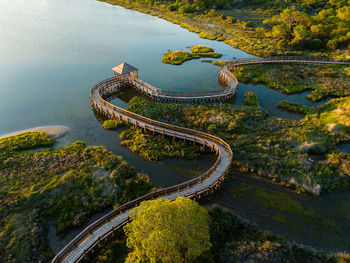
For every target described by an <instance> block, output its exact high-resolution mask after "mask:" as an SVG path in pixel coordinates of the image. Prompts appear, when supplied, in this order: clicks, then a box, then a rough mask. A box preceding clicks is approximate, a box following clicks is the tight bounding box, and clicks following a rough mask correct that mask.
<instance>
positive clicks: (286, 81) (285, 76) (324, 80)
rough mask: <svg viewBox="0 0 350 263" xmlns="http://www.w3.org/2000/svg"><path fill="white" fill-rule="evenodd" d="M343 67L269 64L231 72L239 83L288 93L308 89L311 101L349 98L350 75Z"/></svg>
mask: <svg viewBox="0 0 350 263" xmlns="http://www.w3.org/2000/svg"><path fill="white" fill-rule="evenodd" d="M347 69H348V66H346V65H317V66H313V65H305V64H295V63H292V64H268V65H252V66H243V67H238V68H234V69H233V73H234V74H235V76H236V77H237V78H238V80H239V81H242V82H244V83H252V84H264V85H266V86H267V87H269V88H272V89H275V90H278V91H281V92H283V93H287V94H293V93H298V92H302V91H307V90H310V91H311V93H310V94H308V95H307V96H306V98H307V99H309V100H311V101H319V100H322V99H325V98H327V97H343V96H349V95H350V75H349V74H347Z"/></svg>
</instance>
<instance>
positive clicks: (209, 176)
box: [52, 58, 350, 262]
mask: <svg viewBox="0 0 350 263" xmlns="http://www.w3.org/2000/svg"><path fill="white" fill-rule="evenodd" d="M263 63H309V64H350V62H349V61H324V60H315V59H302V60H300V59H296V58H274V59H272V58H271V59H268V60H246V61H237V62H234V63H231V64H230V65H228V66H225V67H223V68H222V69H221V70H220V77H221V78H223V79H225V80H226V81H227V85H228V89H226V90H223V91H221V92H220V91H217V92H215V93H200V92H199V93H191V94H189V93H188V94H184V95H183V96H181V94H176V96H175V97H172V93H171V92H166V91H162V90H159V89H157V88H155V87H153V86H152V85H149V84H147V83H145V82H143V81H141V80H132V81H130V83H131V84H132V85H133V87H134V88H136V89H138V90H140V91H141V92H143V93H145V94H148V95H149V96H150V97H153V98H156V99H157V100H159V101H163V100H165V101H177V102H185V101H194V102H198V101H217V100H219V101H221V100H224V99H227V98H230V97H231V96H232V95H234V93H235V92H236V89H237V85H238V81H237V79H236V77H235V76H234V75H233V74H232V73H231V72H230V71H229V70H228V68H230V67H235V66H242V65H252V64H263ZM130 83H129V84H130ZM122 84H123V83H119V82H118V80H116V79H114V78H111V79H107V80H104V81H101V82H100V83H98V84H97V85H96V86H95V87H94V88H93V89H92V90H91V93H90V100H91V103H92V106H93V108H94V109H95V110H96V111H97V112H98V113H99V114H102V115H105V116H107V117H108V118H110V119H120V120H122V121H124V122H126V123H128V124H133V125H135V126H138V127H140V128H143V129H147V130H150V131H152V132H156V133H159V134H162V135H165V136H171V137H176V138H179V139H184V140H187V141H192V142H195V143H199V144H202V145H206V146H207V147H209V148H211V149H212V150H213V151H215V152H216V154H217V161H216V162H215V164H214V165H213V166H212V167H211V168H210V169H209V170H208V171H207V172H205V173H204V174H202V175H201V176H199V177H197V178H195V179H192V180H189V181H187V182H185V183H182V184H179V185H175V186H171V187H168V188H164V189H160V190H157V191H155V192H153V193H150V194H147V195H145V196H142V197H140V198H138V199H136V200H133V201H131V202H128V203H126V204H124V205H122V206H120V207H118V208H117V209H115V210H113V211H112V212H110V213H109V214H107V215H105V216H103V217H102V218H100V219H98V220H97V221H95V222H94V223H92V224H91V225H90V226H88V227H87V228H86V229H84V230H83V231H82V232H81V233H80V234H79V235H78V236H76V237H75V238H74V239H73V240H72V241H71V242H70V243H69V244H68V245H67V246H65V247H64V248H63V249H62V250H61V251H60V252H59V253H58V254H57V255H56V256H55V258H54V259H53V260H52V262H79V261H81V260H83V259H84V258H86V257H88V255H89V253H90V252H93V251H94V249H95V248H97V247H98V246H99V245H100V244H101V243H103V242H104V241H105V240H106V239H107V238H109V237H110V236H111V235H112V234H113V233H114V232H115V231H116V230H117V229H120V228H121V227H122V226H124V225H125V224H126V223H127V222H128V221H129V220H130V215H129V211H130V209H132V208H134V207H136V206H137V205H139V204H140V202H142V201H144V200H150V199H155V198H165V199H175V198H177V197H179V196H185V197H189V198H200V196H201V195H203V194H205V193H208V192H212V191H213V190H214V189H216V188H217V187H218V186H219V185H220V184H221V183H222V181H223V179H224V176H225V175H226V174H227V173H228V171H229V168H230V165H231V162H232V151H231V148H230V146H229V145H228V144H227V143H226V142H224V141H223V140H222V139H220V138H218V137H216V136H213V135H210V134H207V133H204V132H200V131H195V130H192V129H187V128H183V127H179V126H175V125H171V124H166V123H162V122H158V121H155V120H152V119H149V118H146V117H143V116H141V115H138V114H135V113H133V112H130V111H127V110H124V109H122V108H119V107H117V106H115V105H112V104H110V103H109V102H107V101H106V100H105V99H104V98H107V97H108V95H109V94H111V93H113V92H115V91H116V89H117V88H118V87H120V85H122ZM162 96H163V98H162Z"/></svg>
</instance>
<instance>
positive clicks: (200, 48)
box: [191, 45, 215, 53]
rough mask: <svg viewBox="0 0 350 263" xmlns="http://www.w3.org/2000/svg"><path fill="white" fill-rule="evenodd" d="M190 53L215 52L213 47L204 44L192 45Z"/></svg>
mask: <svg viewBox="0 0 350 263" xmlns="http://www.w3.org/2000/svg"><path fill="white" fill-rule="evenodd" d="M191 51H192V53H213V52H215V51H214V49H212V48H210V47H206V46H201V45H199V46H193V47H191Z"/></svg>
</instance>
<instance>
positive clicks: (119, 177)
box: [0, 133, 152, 262]
mask: <svg viewBox="0 0 350 263" xmlns="http://www.w3.org/2000/svg"><path fill="white" fill-rule="evenodd" d="M53 143H54V141H53V140H52V139H51V138H50V137H49V136H48V135H46V134H44V133H25V134H21V135H17V136H13V137H9V138H5V139H0V149H1V150H0V185H1V187H0V201H1V202H0V225H1V226H2V230H1V235H0V251H2V253H1V254H0V261H1V262H39V261H41V262H47V261H49V260H50V258H51V257H52V256H53V254H52V252H51V250H50V248H49V246H48V241H47V236H46V235H47V231H48V230H47V229H48V220H52V221H53V222H54V225H55V227H56V230H57V233H58V234H59V235H64V234H65V233H66V232H67V231H68V230H70V229H72V228H75V227H78V226H81V225H82V224H83V223H84V222H86V220H87V219H88V218H89V217H90V216H91V215H92V214H93V213H95V212H97V211H101V210H102V209H103V208H106V207H112V206H114V205H118V204H122V203H125V202H127V201H129V200H131V199H134V198H136V197H138V196H140V195H143V194H145V193H148V192H149V191H151V190H152V185H151V184H150V182H149V180H148V178H147V177H145V176H143V175H140V174H138V173H137V172H136V170H135V168H134V167H132V166H130V165H129V164H128V163H126V162H125V161H124V160H123V159H122V158H121V157H120V156H116V155H114V154H112V153H111V152H109V151H107V150H106V149H105V148H104V147H100V146H93V147H86V146H85V144H84V143H83V142H75V143H73V144H71V145H70V146H67V147H63V148H59V149H56V150H50V149H45V150H44V151H36V152H31V151H23V150H29V149H32V148H37V147H46V146H51V145H52V144H53Z"/></svg>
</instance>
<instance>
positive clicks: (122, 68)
mask: <svg viewBox="0 0 350 263" xmlns="http://www.w3.org/2000/svg"><path fill="white" fill-rule="evenodd" d="M112 70H113V72H114V77H115V78H116V79H120V80H124V81H128V80H132V79H134V80H135V79H137V78H138V77H139V76H138V69H137V68H135V67H133V66H131V65H129V64H128V63H126V62H123V63H122V64H120V65H118V66H116V67H114V68H112Z"/></svg>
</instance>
